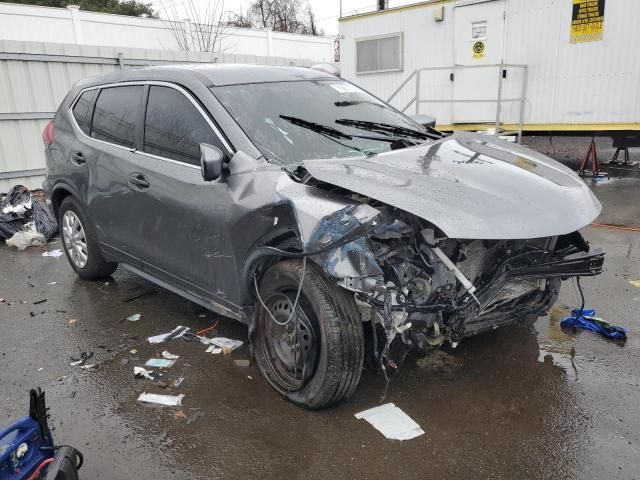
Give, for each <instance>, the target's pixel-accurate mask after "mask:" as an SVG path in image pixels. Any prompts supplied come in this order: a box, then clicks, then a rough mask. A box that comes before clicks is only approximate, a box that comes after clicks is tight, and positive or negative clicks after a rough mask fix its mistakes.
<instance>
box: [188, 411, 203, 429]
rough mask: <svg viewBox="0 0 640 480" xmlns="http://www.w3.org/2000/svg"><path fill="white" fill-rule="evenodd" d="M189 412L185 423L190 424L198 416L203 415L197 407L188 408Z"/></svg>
mask: <svg viewBox="0 0 640 480" xmlns="http://www.w3.org/2000/svg"><path fill="white" fill-rule="evenodd" d="M189 410H191V413H190V414H189V418H188V419H187V425H191V424H192V423H193V422H195V421H196V420H197V419H198V418H200V417H204V412H203V411H202V410H200V409H199V408H190V409H189Z"/></svg>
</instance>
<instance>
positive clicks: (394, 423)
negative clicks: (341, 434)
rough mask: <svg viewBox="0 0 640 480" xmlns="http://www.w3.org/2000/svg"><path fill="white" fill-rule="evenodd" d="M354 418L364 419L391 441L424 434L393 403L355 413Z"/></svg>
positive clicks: (408, 438)
mask: <svg viewBox="0 0 640 480" xmlns="http://www.w3.org/2000/svg"><path fill="white" fill-rule="evenodd" d="M355 417H356V418H357V419H358V420H360V419H363V418H364V419H365V420H366V421H367V422H369V423H370V424H371V425H372V426H373V428H375V429H376V430H378V431H379V432H380V433H382V434H383V435H384V436H385V437H386V438H389V439H392V440H410V439H412V438H415V437H418V436H420V435H422V434H424V430H422V428H420V425H418V424H417V423H416V422H415V421H413V419H412V418H411V417H410V416H409V415H407V414H406V413H404V412H403V411H402V410H400V409H399V408H398V407H396V406H395V405H394V404H393V403H385V404H384V405H380V406H379V407H374V408H370V409H369V410H364V411H362V412H359V413H356V414H355Z"/></svg>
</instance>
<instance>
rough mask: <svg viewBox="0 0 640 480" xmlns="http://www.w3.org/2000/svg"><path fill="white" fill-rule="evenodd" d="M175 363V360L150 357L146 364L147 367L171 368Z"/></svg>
mask: <svg viewBox="0 0 640 480" xmlns="http://www.w3.org/2000/svg"><path fill="white" fill-rule="evenodd" d="M175 363H176V361H175V360H167V359H166V358H150V359H149V360H147V363H145V364H144V365H145V367H154V368H169V367H173V365H174V364H175Z"/></svg>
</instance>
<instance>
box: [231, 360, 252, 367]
mask: <svg viewBox="0 0 640 480" xmlns="http://www.w3.org/2000/svg"><path fill="white" fill-rule="evenodd" d="M233 364H234V365H235V366H236V367H248V366H249V365H251V362H250V361H249V360H234V361H233Z"/></svg>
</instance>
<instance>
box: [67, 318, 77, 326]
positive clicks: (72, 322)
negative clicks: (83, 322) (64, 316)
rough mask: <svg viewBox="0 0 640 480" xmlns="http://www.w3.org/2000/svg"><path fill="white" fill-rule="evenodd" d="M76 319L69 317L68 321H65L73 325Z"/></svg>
mask: <svg viewBox="0 0 640 480" xmlns="http://www.w3.org/2000/svg"><path fill="white" fill-rule="evenodd" d="M77 321H78V320H76V319H75V318H70V319H69V321H68V322H67V323H68V324H69V325H75V324H76V322H77Z"/></svg>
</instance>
